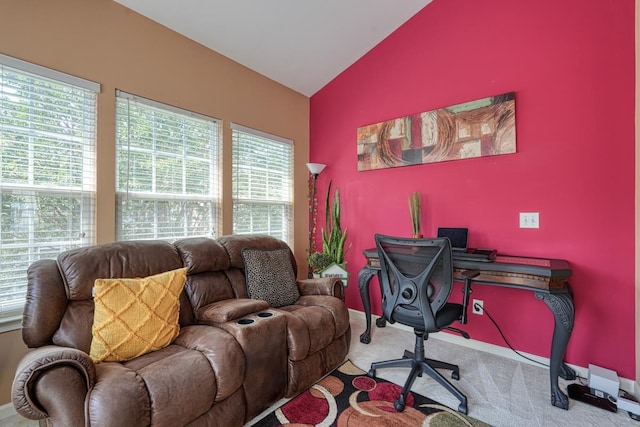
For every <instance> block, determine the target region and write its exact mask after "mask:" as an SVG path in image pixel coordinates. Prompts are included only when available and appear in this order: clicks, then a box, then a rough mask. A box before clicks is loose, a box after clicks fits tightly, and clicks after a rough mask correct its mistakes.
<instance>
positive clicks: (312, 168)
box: [307, 163, 327, 175]
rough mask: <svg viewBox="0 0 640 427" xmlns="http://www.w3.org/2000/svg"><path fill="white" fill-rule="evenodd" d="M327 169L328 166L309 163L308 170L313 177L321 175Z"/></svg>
mask: <svg viewBox="0 0 640 427" xmlns="http://www.w3.org/2000/svg"><path fill="white" fill-rule="evenodd" d="M326 167H327V165H324V164H322V163H307V168H308V169H309V172H311V174H312V175H319V174H320V172H322V171H323V170H324V168H326Z"/></svg>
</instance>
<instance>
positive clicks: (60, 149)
mask: <svg viewBox="0 0 640 427" xmlns="http://www.w3.org/2000/svg"><path fill="white" fill-rule="evenodd" d="M99 91H100V86H99V85H98V84H96V83H93V82H89V81H86V80H83V79H80V78H77V77H74V76H69V75H66V74H63V73H60V72H57V71H54V70H49V69H47V68H44V67H40V66H38V65H35V64H30V63H27V62H24V61H20V60H17V59H15V58H11V57H7V56H4V55H0V209H1V217H0V322H2V321H7V320H8V319H10V318H15V317H17V316H19V315H20V314H21V311H22V307H23V306H24V301H25V294H26V286H27V267H28V266H29V265H30V264H31V263H32V262H34V261H36V260H39V259H42V258H55V257H56V256H57V254H58V253H60V252H62V251H64V250H67V249H71V248H76V247H80V246H86V245H91V244H93V243H94V234H95V212H94V211H95V181H96V178H95V175H96V174H95V145H96V135H95V133H96V131H95V129H96V93H97V92H99Z"/></svg>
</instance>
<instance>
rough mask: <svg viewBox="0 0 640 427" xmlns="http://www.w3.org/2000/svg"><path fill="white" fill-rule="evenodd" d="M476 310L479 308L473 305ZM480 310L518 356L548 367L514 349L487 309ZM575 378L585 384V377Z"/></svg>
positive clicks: (546, 366) (577, 376) (578, 376)
mask: <svg viewBox="0 0 640 427" xmlns="http://www.w3.org/2000/svg"><path fill="white" fill-rule="evenodd" d="M475 308H476V310H480V308H478V307H475ZM482 311H483V312H484V313H485V314H486V315H487V317H488V318H489V320H491V323H493V325H494V326H495V327H496V329H497V330H498V333H499V334H500V336H501V337H502V339H503V340H504V342H505V343H506V344H507V346H508V347H509V348H510V349H511V350H512V351H513V352H514V353H515V354H517V355H518V356H520V357H522V358H523V359H527V360H529V361H531V362H534V363H537V364H538V365H542V366H544V367H545V368H548V367H549V365H547V364H546V363H542V362H540V361H538V360H535V359H532V358H530V357H527V356H525V355H524V354H522V353H520V352H519V351H518V350H516V349H515V348H513V346H512V345H511V344H510V343H509V341H508V340H507V338H506V337H505V336H504V334H503V333H502V330H501V329H500V326H498V323H497V322H496V321H495V320H494V319H493V317H491V315H490V314H489V312H488V311H487V309H486V308H483V307H482ZM576 378H577V379H578V381H579V382H580V383H581V384H582V385H586V382H587V379H586V378H584V377H581V376H580V375H576Z"/></svg>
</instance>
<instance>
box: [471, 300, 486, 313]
mask: <svg viewBox="0 0 640 427" xmlns="http://www.w3.org/2000/svg"><path fill="white" fill-rule="evenodd" d="M472 307H473V314H479V315H481V316H482V315H483V314H484V301H482V300H481V299H474V300H473V304H472Z"/></svg>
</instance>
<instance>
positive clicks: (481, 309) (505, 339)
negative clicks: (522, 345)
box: [473, 302, 549, 368]
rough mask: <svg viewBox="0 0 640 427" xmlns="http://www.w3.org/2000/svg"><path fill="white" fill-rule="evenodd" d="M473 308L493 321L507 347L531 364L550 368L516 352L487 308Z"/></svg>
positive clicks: (476, 306)
mask: <svg viewBox="0 0 640 427" xmlns="http://www.w3.org/2000/svg"><path fill="white" fill-rule="evenodd" d="M473 308H474V309H475V310H476V311H483V312H484V314H486V315H487V317H488V318H489V320H491V323H493V325H494V326H495V327H496V329H497V330H498V333H500V336H501V337H502V339H503V340H504V342H505V343H506V344H507V346H509V348H510V349H511V350H512V351H513V352H514V353H515V354H517V355H518V356H520V357H522V358H523V359H527V360H529V361H531V362H534V363H537V364H538V365H542V366H544V367H546V368H548V367H549V365H547V364H546V363H542V362H540V361H538V360H535V359H532V358H530V357H527V356H525V355H524V354H522V353H520V352H519V351H518V350H516V349H515V348H513V346H512V345H511V343H509V341H508V340H507V337H505V336H504V334H503V333H502V330H501V329H500V326H498V323H496V321H495V320H494V319H493V317H491V314H489V312H488V311H487V309H486V308H484V307H482V306H481V305H480V304H478V303H477V302H476V303H474V304H473Z"/></svg>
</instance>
